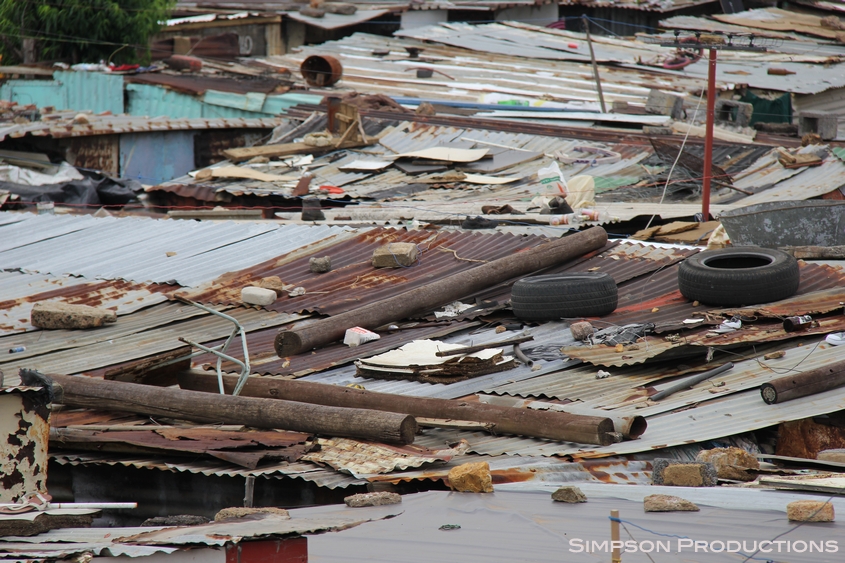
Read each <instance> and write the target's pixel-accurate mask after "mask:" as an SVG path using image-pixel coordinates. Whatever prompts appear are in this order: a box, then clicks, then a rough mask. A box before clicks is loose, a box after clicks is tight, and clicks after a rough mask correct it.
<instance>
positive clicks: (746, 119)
mask: <svg viewBox="0 0 845 563" xmlns="http://www.w3.org/2000/svg"><path fill="white" fill-rule="evenodd" d="M713 111H714V115H715V117H716V121H719V122H722V123H730V124H732V125H737V126H739V127H747V126H748V124H749V123H750V122H751V115H752V114H753V113H754V106H752V105H751V104H746V103H745V102H737V101H735V100H725V99H722V98H719V99H717V100H716V103H715V106H714V108H713Z"/></svg>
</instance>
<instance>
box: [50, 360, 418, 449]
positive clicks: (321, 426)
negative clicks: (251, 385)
mask: <svg viewBox="0 0 845 563" xmlns="http://www.w3.org/2000/svg"><path fill="white" fill-rule="evenodd" d="M49 377H50V378H52V380H53V382H54V386H53V389H54V392H55V393H56V400H55V402H57V403H62V404H64V405H67V406H70V407H82V408H96V409H105V410H119V411H124V412H127V411H128V412H134V413H139V414H144V415H147V416H162V417H168V418H178V419H183V420H192V421H196V422H210V423H224V424H245V425H247V426H253V427H255V428H279V429H284V430H294V431H298V432H308V433H312V434H322V435H324V436H338V437H347V438H358V439H363V440H373V441H377V442H386V443H391V444H402V445H404V444H411V443H413V442H414V435H415V434H416V432H417V421H416V420H415V419H414V417H412V416H408V415H403V414H396V413H389V412H381V411H375V410H364V409H349V408H343V407H331V406H323V405H316V404H308V403H299V402H294V401H278V400H275V399H259V398H254V397H241V396H238V397H236V396H232V395H219V394H212V393H202V392H200V391H186V390H182V389H172V388H161V387H152V386H149V385H139V384H137V383H125V382H122V381H104V380H101V379H94V378H91V377H85V376H69V375H50V376H49ZM230 392H231V391H230Z"/></svg>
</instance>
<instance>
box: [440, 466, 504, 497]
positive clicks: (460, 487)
mask: <svg viewBox="0 0 845 563" xmlns="http://www.w3.org/2000/svg"><path fill="white" fill-rule="evenodd" d="M448 480H449V487H450V488H451V489H452V490H453V491H459V492H462V493H492V492H493V478H492V477H491V476H490V465H489V464H488V463H487V462H486V461H479V462H476V463H465V464H463V465H459V466H457V467H453V468H452V469H451V470H450V471H449V477H448Z"/></svg>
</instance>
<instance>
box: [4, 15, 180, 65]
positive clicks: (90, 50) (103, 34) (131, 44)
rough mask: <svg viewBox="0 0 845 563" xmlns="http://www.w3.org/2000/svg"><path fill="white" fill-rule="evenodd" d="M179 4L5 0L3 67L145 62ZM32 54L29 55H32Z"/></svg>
mask: <svg viewBox="0 0 845 563" xmlns="http://www.w3.org/2000/svg"><path fill="white" fill-rule="evenodd" d="M174 5H175V0H0V54H2V55H3V64H16V63H20V62H23V61H24V60H25V59H28V58H31V57H32V55H34V56H35V58H36V59H38V60H54V61H55V60H62V61H66V62H71V63H77V62H99V61H101V60H105V61H111V62H115V63H126V62H138V61H142V62H143V61H145V60H146V59H147V58H148V57H149V49H148V42H149V39H150V37H152V36H153V35H154V34H155V33H156V32H157V31H158V30H159V29H160V28H161V24H160V23H159V22H161V21H163V20H165V19H167V17H168V14H169V13H170V10H171V9H172V8H173V6H174ZM27 51H29V56H27V55H28V53H27Z"/></svg>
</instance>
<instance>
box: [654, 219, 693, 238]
mask: <svg viewBox="0 0 845 563" xmlns="http://www.w3.org/2000/svg"><path fill="white" fill-rule="evenodd" d="M700 224H701V223H698V222H695V221H672V222H671V223H667V224H666V225H661V226H660V229H659V230H658V231H657V232H656V233H655V234H656V235H661V236H667V235H676V234H678V233H683V232H686V231H691V230H693V229H696V228H698V226H699V225H700Z"/></svg>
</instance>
